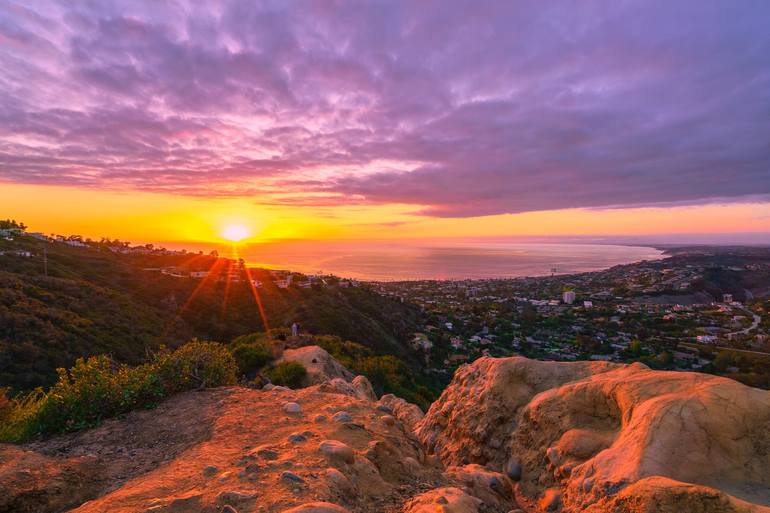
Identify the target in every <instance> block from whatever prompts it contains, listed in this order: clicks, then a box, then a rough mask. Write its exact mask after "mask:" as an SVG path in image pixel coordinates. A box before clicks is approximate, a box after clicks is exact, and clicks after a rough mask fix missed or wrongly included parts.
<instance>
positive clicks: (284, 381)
mask: <svg viewBox="0 0 770 513" xmlns="http://www.w3.org/2000/svg"><path fill="white" fill-rule="evenodd" d="M268 377H269V378H270V381H271V382H272V383H274V384H276V385H283V386H285V387H289V388H301V387H302V386H303V385H304V384H305V379H306V378H307V370H306V369H305V366H304V365H302V364H301V363H299V362H281V363H279V364H278V365H276V366H275V367H273V368H272V369H270V371H269V372H268Z"/></svg>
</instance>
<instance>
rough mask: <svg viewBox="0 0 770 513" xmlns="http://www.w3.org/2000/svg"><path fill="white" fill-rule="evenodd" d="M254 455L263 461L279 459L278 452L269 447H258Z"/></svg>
mask: <svg viewBox="0 0 770 513" xmlns="http://www.w3.org/2000/svg"><path fill="white" fill-rule="evenodd" d="M254 454H256V455H257V456H258V457H260V458H262V459H263V460H277V459H278V452H277V451H275V450H273V449H270V448H269V447H258V448H257V450H256V451H254Z"/></svg>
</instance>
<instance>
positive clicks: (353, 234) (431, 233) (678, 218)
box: [0, 184, 770, 247]
mask: <svg viewBox="0 0 770 513" xmlns="http://www.w3.org/2000/svg"><path fill="white" fill-rule="evenodd" d="M0 205H2V209H0V210H1V211H0V217H3V218H5V217H12V218H16V219H18V220H21V221H24V222H25V223H27V224H28V225H29V227H30V229H31V230H33V231H42V232H44V233H60V234H80V235H84V236H87V237H92V238H99V237H101V236H109V237H111V238H115V237H117V238H120V239H123V240H129V241H132V242H134V243H140V242H141V243H145V242H153V243H166V244H171V243H181V244H185V243H189V244H190V246H191V247H194V246H195V244H199V243H203V244H211V243H217V242H221V241H222V237H221V234H222V231H223V230H224V229H225V227H226V226H228V225H231V224H241V225H245V226H246V227H248V228H249V230H250V231H251V233H252V237H251V238H250V242H259V241H274V240H281V239H311V240H326V239H345V240H358V239H361V240H363V239H401V238H403V239H421V238H426V237H427V238H431V237H440V238H464V237H511V236H561V235H597V236H605V235H608V236H611V235H656V234H677V233H679V234H685V233H686V234H694V233H698V234H708V233H729V232H770V204H767V203H731V204H715V205H705V206H686V207H670V208H627V209H609V210H591V209H570V210H552V211H542V212H529V213H523V214H507V215H495V216H485V217H470V218H434V217H426V216H421V215H415V214H413V213H412V212H414V211H415V210H416V208H415V207H414V206H412V205H381V206H374V205H372V206H341V207H311V206H303V207H298V206H293V207H292V206H265V205H260V204H259V203H258V201H257V200H256V199H246V198H239V199H212V198H197V197H187V196H173V195H167V194H156V193H146V192H136V191H131V192H125V193H119V192H107V191H103V190H89V189H78V188H73V187H56V186H31V185H12V184H2V185H1V186H0Z"/></svg>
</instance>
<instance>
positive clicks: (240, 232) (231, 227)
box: [221, 224, 251, 242]
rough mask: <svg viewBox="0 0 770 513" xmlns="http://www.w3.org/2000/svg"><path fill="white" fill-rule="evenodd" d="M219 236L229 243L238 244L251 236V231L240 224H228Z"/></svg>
mask: <svg viewBox="0 0 770 513" xmlns="http://www.w3.org/2000/svg"><path fill="white" fill-rule="evenodd" d="M221 235H222V237H223V238H225V239H227V240H229V241H232V242H240V241H242V240H243V239H245V238H247V237H248V236H249V235H251V230H249V229H248V227H246V226H244V225H242V224H228V225H227V226H225V227H224V228H223V229H222V233H221Z"/></svg>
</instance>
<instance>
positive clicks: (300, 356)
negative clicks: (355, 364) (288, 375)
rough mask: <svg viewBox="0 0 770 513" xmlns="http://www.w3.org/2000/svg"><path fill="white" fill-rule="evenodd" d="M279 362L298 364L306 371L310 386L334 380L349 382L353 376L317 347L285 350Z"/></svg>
mask: <svg viewBox="0 0 770 513" xmlns="http://www.w3.org/2000/svg"><path fill="white" fill-rule="evenodd" d="M280 362H299V363H301V364H302V365H303V366H304V367H305V369H306V370H307V375H308V381H309V382H310V384H312V385H316V384H319V383H323V382H324V381H329V380H331V379H334V378H341V379H344V380H345V381H351V380H352V379H353V374H352V373H351V372H350V371H349V370H347V369H346V368H345V367H343V366H342V364H340V363H339V362H338V361H337V360H335V359H334V358H333V357H332V355H330V354H329V353H327V352H326V350H325V349H323V348H321V347H319V346H304V347H298V348H296V349H286V350H285V351H284V352H283V355H282V356H281V358H280V359H279V360H278V363H280Z"/></svg>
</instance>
